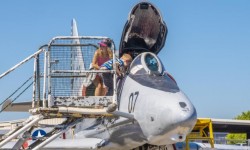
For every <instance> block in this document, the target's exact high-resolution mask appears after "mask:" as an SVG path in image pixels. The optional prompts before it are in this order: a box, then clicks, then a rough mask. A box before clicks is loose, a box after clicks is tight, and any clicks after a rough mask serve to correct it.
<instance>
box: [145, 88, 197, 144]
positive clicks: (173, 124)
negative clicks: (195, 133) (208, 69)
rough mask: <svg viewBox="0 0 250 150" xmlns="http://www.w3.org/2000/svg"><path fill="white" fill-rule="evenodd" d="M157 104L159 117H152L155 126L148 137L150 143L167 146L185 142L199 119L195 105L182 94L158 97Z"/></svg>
mask: <svg viewBox="0 0 250 150" xmlns="http://www.w3.org/2000/svg"><path fill="white" fill-rule="evenodd" d="M157 103H158V104H159V105H158V108H159V111H158V114H159V115H157V116H154V117H151V119H153V120H154V121H153V122H154V123H153V124H154V125H153V128H151V131H149V132H150V134H148V137H147V138H148V141H149V143H150V144H153V145H166V144H173V143H176V142H181V141H184V140H185V139H186V136H187V134H189V133H190V132H191V131H192V129H193V127H194V125H195V123H196V119H197V114H196V110H195V108H194V106H193V104H192V103H191V102H190V101H189V100H188V98H187V97H186V96H185V95H184V94H183V93H182V92H178V93H171V94H166V95H165V96H164V97H162V96H161V97H158V99H157ZM151 121H152V120H151Z"/></svg>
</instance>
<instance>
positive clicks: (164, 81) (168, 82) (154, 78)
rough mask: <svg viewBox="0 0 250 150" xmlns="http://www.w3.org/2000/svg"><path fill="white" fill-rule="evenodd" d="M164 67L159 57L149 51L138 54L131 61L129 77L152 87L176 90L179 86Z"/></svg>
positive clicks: (169, 90)
mask: <svg viewBox="0 0 250 150" xmlns="http://www.w3.org/2000/svg"><path fill="white" fill-rule="evenodd" d="M164 71H165V69H164V67H163V65H162V63H161V61H160V59H159V58H158V57H157V56H156V55H155V54H154V53H150V52H144V53H141V54H139V55H138V56H137V57H136V58H135V59H134V60H133V62H132V63H131V65H130V71H129V77H130V78H132V79H133V80H134V81H136V82H138V83H139V84H141V85H143V86H146V87H151V88H154V89H158V90H162V91H167V92H173V93H175V92H178V91H179V88H178V86H177V84H176V82H175V80H174V79H173V77H172V76H170V75H169V74H168V73H166V72H164Z"/></svg>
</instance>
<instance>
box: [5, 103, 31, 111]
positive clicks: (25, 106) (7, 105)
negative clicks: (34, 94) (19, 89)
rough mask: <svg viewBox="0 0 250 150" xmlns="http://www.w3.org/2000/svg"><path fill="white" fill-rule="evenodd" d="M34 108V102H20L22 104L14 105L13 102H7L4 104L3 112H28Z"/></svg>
mask: <svg viewBox="0 0 250 150" xmlns="http://www.w3.org/2000/svg"><path fill="white" fill-rule="evenodd" d="M31 107H32V102H31V101H29V102H20V103H12V101H11V100H7V101H5V102H4V103H3V105H2V107H1V111H9V112H28V111H29V109H31Z"/></svg>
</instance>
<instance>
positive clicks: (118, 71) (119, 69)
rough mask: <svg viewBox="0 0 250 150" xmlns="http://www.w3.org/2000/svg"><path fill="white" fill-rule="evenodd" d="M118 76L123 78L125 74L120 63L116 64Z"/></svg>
mask: <svg viewBox="0 0 250 150" xmlns="http://www.w3.org/2000/svg"><path fill="white" fill-rule="evenodd" d="M115 70H116V74H117V75H118V76H122V74H123V70H122V68H121V66H120V64H119V63H116V69H115Z"/></svg>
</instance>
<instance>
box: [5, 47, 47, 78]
mask: <svg viewBox="0 0 250 150" xmlns="http://www.w3.org/2000/svg"><path fill="white" fill-rule="evenodd" d="M43 51H44V49H39V50H38V51H37V52H35V53H34V54H32V55H30V56H29V57H27V58H25V59H24V60H23V61H21V62H20V63H18V64H16V65H15V66H13V67H12V68H10V69H9V70H7V71H6V72H4V73H3V74H1V75H0V79H1V78H3V77H4V76H6V75H7V74H9V73H10V72H12V71H13V70H15V69H16V68H17V67H19V66H21V65H22V64H24V63H25V62H27V61H29V60H30V59H31V58H33V57H34V56H36V55H38V54H40V53H41V52H43Z"/></svg>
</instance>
